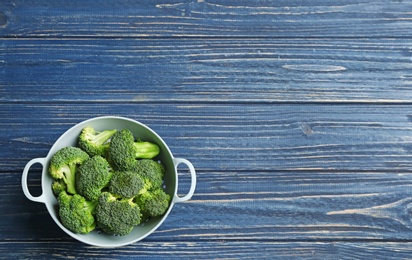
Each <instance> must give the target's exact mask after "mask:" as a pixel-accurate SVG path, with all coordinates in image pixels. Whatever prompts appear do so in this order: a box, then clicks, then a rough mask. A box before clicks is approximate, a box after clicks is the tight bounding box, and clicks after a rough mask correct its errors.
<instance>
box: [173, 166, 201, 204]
mask: <svg viewBox="0 0 412 260" xmlns="http://www.w3.org/2000/svg"><path fill="white" fill-rule="evenodd" d="M173 163H174V165H175V170H176V172H177V166H178V165H179V164H181V163H183V164H186V166H187V167H188V168H189V171H190V176H191V184H190V189H189V193H187V194H186V195H185V196H183V197H179V196H177V194H175V196H174V198H173V202H174V203H179V202H183V201H187V200H189V199H190V198H191V197H192V196H193V194H194V193H195V188H196V171H195V167H193V165H192V163H191V162H189V161H188V160H186V159H182V158H173ZM176 182H177V184H178V183H179V182H178V181H177V180H176Z"/></svg>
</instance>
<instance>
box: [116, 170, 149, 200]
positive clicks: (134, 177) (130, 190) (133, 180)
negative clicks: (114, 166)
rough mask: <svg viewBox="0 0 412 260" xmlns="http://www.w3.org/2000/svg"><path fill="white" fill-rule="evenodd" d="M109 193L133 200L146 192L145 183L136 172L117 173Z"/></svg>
mask: <svg viewBox="0 0 412 260" xmlns="http://www.w3.org/2000/svg"><path fill="white" fill-rule="evenodd" d="M109 191H110V192H111V193H112V194H114V195H116V196H119V197H122V198H132V197H135V196H137V195H138V194H140V193H143V192H145V191H146V189H145V183H144V181H143V179H142V177H140V175H138V174H137V173H135V172H132V171H124V172H115V173H114V174H113V177H112V179H111V180H110V184H109Z"/></svg>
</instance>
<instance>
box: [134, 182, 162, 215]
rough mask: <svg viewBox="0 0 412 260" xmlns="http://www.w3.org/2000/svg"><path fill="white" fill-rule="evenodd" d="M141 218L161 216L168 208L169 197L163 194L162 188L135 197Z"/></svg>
mask: <svg viewBox="0 0 412 260" xmlns="http://www.w3.org/2000/svg"><path fill="white" fill-rule="evenodd" d="M136 203H137V204H138V205H139V207H140V210H141V212H142V215H143V218H144V219H146V218H149V217H157V216H162V215H163V214H164V213H165V212H166V210H167V209H168V208H169V203H170V195H169V194H167V193H165V192H164V191H163V189H162V188H157V189H155V190H152V191H147V192H145V193H142V194H140V195H139V196H138V197H136Z"/></svg>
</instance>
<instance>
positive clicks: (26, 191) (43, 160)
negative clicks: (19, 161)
mask: <svg viewBox="0 0 412 260" xmlns="http://www.w3.org/2000/svg"><path fill="white" fill-rule="evenodd" d="M35 163H40V164H41V165H42V166H43V168H44V167H45V165H46V164H47V159H46V158H35V159H32V160H31V161H29V162H28V163H27V164H26V166H25V167H24V170H23V176H22V178H21V186H22V188H23V192H24V195H26V197H27V198H28V199H29V200H31V201H34V202H42V203H46V199H45V195H44V193H43V192H42V194H41V195H40V196H38V197H34V196H33V195H31V193H30V191H29V187H28V185H27V176H28V174H29V170H30V167H31V166H32V165H33V164H35Z"/></svg>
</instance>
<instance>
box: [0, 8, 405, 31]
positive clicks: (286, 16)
mask: <svg viewBox="0 0 412 260" xmlns="http://www.w3.org/2000/svg"><path fill="white" fill-rule="evenodd" d="M0 7H1V17H2V19H1V20H0V26H1V27H2V29H1V35H2V36H3V37H52V36H58V37H90V36H101V37H159V36H160V37H182V36H184V37H225V38H226V37H244V36H245V37H254V36H255V37H256V36H259V37H266V36H269V37H291V36H298V37H325V36H326V37H329V36H332V37H337V36H338V37H362V36H368V37H393V36H395V35H396V36H402V37H410V36H411V34H412V30H411V29H412V27H411V24H410V21H411V19H412V16H411V13H410V12H409V10H411V9H412V3H411V1H391V0H372V1H369V0H368V1H366V0H343V1H339V2H336V1H322V0H316V1H310V2H309V1H297V0H292V1H287V2H283V1H282V2H278V1H266V0H265V1H252V2H251V1H247V0H240V1H235V2H234V1H230V2H227V1H222V0H156V1H130V0H121V1H105V2H104V3H101V2H96V1H92V0H83V1H70V2H67V1H53V2H50V1H45V0H36V1H24V0H15V1H11V0H7V1H2V4H1V5H0ZM62 8H64V9H62ZM63 10H64V11H63Z"/></svg>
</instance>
